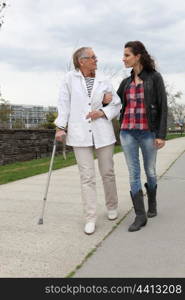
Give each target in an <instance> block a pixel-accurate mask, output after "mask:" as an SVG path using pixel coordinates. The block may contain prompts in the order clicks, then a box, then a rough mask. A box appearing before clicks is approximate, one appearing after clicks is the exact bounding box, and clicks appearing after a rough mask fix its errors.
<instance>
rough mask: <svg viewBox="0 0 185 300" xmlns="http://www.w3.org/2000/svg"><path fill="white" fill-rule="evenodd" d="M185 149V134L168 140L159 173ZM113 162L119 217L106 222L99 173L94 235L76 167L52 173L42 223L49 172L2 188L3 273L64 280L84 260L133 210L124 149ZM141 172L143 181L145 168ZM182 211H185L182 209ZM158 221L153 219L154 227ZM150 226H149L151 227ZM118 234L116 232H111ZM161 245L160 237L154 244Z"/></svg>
mask: <svg viewBox="0 0 185 300" xmlns="http://www.w3.org/2000/svg"><path fill="white" fill-rule="evenodd" d="M184 151H185V138H179V139H175V140H171V141H168V142H167V145H166V146H165V148H163V149H161V150H160V151H159V153H158V161H157V173H158V176H162V175H163V174H164V173H165V172H166V170H167V169H168V168H169V167H170V166H171V164H172V163H173V162H174V161H175V160H176V159H177V158H178V157H179V156H180V155H181V154H182V153H183V152H184ZM114 160H115V171H116V177H117V187H118V196H119V218H118V220H116V221H109V220H107V216H106V209H105V205H104V197H103V188H102V184H101V179H100V177H99V175H98V172H97V191H98V208H97V211H98V220H97V229H96V232H95V233H94V234H93V235H91V236H87V235H85V234H84V233H83V228H84V220H83V215H82V205H81V197H80V181H79V175H78V168H77V166H76V165H75V166H71V167H68V168H64V169H61V170H57V171H53V173H52V177H51V183H50V188H49V193H48V200H47V204H46V210H45V217H44V224H43V225H37V222H38V219H39V216H40V212H41V208H42V205H43V195H44V190H45V185H46V180H47V174H42V175H37V176H33V177H30V178H27V179H24V180H19V181H16V182H12V183H9V184H4V185H1V186H0V191H1V192H0V211H1V218H0V245H1V247H0V277H13V278H14V277H60V278H62V277H66V276H67V275H68V274H69V273H71V272H72V271H74V270H75V269H76V267H77V266H78V265H80V264H81V263H82V262H83V261H84V259H85V257H86V256H87V255H88V254H89V253H90V252H92V250H93V249H95V248H96V246H97V245H99V244H100V243H101V242H102V241H103V239H104V238H105V237H106V236H107V235H108V234H109V233H110V232H111V231H112V230H113V229H114V228H115V226H116V225H117V224H118V223H119V222H120V221H121V220H122V219H124V217H125V216H126V215H127V213H128V212H129V211H130V209H131V208H132V203H131V200H130V196H129V183H128V171H127V167H126V164H125V160H124V156H123V153H118V154H116V155H115V156H114ZM96 169H97V163H96ZM142 174H143V183H144V173H143V171H142ZM183 211H184V210H183ZM180 212H181V214H182V210H181V207H180ZM129 215H130V214H129ZM125 220H126V219H124V220H123V221H122V222H121V223H120V224H119V225H118V228H122V229H123V234H124V231H125V232H126V229H127V225H128V224H127V222H125ZM155 222H156V221H154V222H152V223H151V224H153V225H152V226H153V227H154V228H153V230H155V226H154V224H155ZM147 228H148V229H147ZM146 230H149V226H148V227H146ZM142 232H144V231H141V234H143V233H142ZM152 232H154V231H152ZM115 234H116V230H114V231H113V232H112V233H111V235H109V236H114V235H115ZM139 234H140V233H139ZM134 235H135V234H134ZM134 235H133V237H134ZM155 236H156V234H155ZM107 240H108V238H107ZM104 242H106V240H105V241H104ZM179 243H181V241H179ZM156 244H157V236H156V237H155V243H154V246H155V247H156ZM158 247H161V246H160V245H159V246H158ZM138 255H139V254H138ZM92 257H93V256H92ZM84 266H85V265H84Z"/></svg>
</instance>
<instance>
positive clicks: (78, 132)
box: [55, 70, 121, 148]
mask: <svg viewBox="0 0 185 300" xmlns="http://www.w3.org/2000/svg"><path fill="white" fill-rule="evenodd" d="M106 92H112V97H113V98H112V101H111V102H110V103H109V104H108V105H107V106H105V107H103V105H102V100H103V96H104V94H105V93H106ZM97 109H102V110H103V111H104V113H105V115H106V117H102V118H98V119H96V120H93V121H92V120H91V119H86V116H87V114H88V113H89V112H90V111H92V110H97ZM120 109H121V101H120V98H119V97H118V95H117V94H116V92H115V91H114V89H113V87H112V84H111V83H110V82H109V81H108V80H106V79H105V78H104V79H101V78H100V77H98V75H97V76H96V77H95V80H94V85H93V90H92V92H91V97H89V96H88V92H87V87H86V83H85V79H84V77H83V75H82V73H81V72H80V71H76V70H74V71H70V72H68V73H67V74H66V75H65V77H64V80H63V81H62V86H61V90H60V96H59V100H58V117H57V119H56V120H55V125H56V126H57V127H66V126H67V137H66V144H67V145H69V146H75V147H88V146H92V145H94V146H95V148H100V147H104V146H107V145H111V144H113V143H115V141H116V139H115V134H114V129H113V125H112V121H111V120H112V119H113V118H115V117H116V116H117V115H118V114H119V112H120Z"/></svg>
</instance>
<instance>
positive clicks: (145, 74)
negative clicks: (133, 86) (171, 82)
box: [131, 69, 152, 80]
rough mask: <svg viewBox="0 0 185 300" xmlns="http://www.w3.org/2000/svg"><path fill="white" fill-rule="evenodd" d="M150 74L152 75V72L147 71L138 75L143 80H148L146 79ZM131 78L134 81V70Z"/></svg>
mask: <svg viewBox="0 0 185 300" xmlns="http://www.w3.org/2000/svg"><path fill="white" fill-rule="evenodd" d="M149 73H152V72H148V71H146V70H144V69H143V70H142V71H141V72H140V73H139V74H138V76H139V77H140V78H141V79H142V80H146V78H148V74H149ZM131 78H132V79H133V78H134V70H133V69H132V71H131Z"/></svg>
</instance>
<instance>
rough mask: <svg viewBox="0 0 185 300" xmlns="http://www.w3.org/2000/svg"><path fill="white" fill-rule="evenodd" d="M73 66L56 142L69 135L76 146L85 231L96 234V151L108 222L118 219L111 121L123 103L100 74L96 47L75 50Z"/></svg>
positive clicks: (64, 86)
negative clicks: (97, 70) (109, 97)
mask: <svg viewBox="0 0 185 300" xmlns="http://www.w3.org/2000/svg"><path fill="white" fill-rule="evenodd" d="M73 63H74V67H75V70H73V71H70V72H68V73H67V74H66V75H65V77H64V79H63V81H62V86H61V92H60V97H59V101H58V117H57V119H56V120H55V124H56V126H57V129H56V139H57V140H58V141H62V138H63V136H64V135H65V134H66V144H67V145H69V146H72V147H73V150H74V153H75V157H76V161H77V164H78V168H79V173H80V179H81V195H82V202H83V206H84V214H85V221H86V224H85V228H84V231H85V233H86V234H92V233H93V232H94V231H95V223H96V181H95V165H94V156H93V154H94V150H95V153H96V156H97V159H98V167H99V171H100V174H101V177H102V181H103V186H104V192H105V202H106V207H107V213H108V219H110V220H114V219H116V218H117V216H118V212H117V205H118V197H117V190H116V181H115V174H114V164H113V150H114V143H115V141H116V139H115V135H114V130H113V125H112V122H111V120H112V119H113V118H115V117H116V116H117V115H118V114H119V112H120V109H121V102H120V99H119V97H118V96H117V93H116V92H115V91H114V90H113V88H112V85H111V84H110V82H109V81H108V80H105V78H102V77H100V76H98V75H96V69H97V57H96V55H95V53H94V51H93V49H92V48H89V47H83V48H80V49H78V50H77V51H75V53H74V54H73ZM108 93H109V94H111V97H112V101H111V102H110V101H108ZM106 97H107V98H106ZM106 102H109V103H108V104H106Z"/></svg>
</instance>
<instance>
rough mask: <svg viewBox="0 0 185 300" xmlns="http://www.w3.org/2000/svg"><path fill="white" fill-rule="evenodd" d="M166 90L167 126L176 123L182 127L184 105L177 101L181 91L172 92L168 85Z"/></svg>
mask: <svg viewBox="0 0 185 300" xmlns="http://www.w3.org/2000/svg"><path fill="white" fill-rule="evenodd" d="M166 90H167V98H168V128H169V127H170V128H174V127H176V124H178V125H179V126H181V129H182V128H183V126H184V124H185V105H184V104H180V103H178V100H180V99H181V96H182V92H181V91H178V92H176V93H174V92H173V90H172V89H171V88H170V87H169V86H167V87H166Z"/></svg>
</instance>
